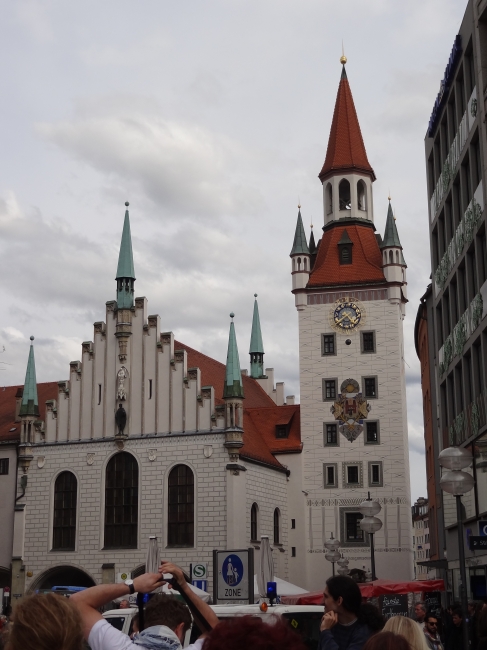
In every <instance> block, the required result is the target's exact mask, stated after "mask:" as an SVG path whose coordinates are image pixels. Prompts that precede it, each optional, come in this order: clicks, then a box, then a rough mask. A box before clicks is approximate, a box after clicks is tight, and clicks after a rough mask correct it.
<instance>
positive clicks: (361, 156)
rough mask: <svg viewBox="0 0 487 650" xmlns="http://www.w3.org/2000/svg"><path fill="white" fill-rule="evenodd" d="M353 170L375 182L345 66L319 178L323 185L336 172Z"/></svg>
mask: <svg viewBox="0 0 487 650" xmlns="http://www.w3.org/2000/svg"><path fill="white" fill-rule="evenodd" d="M351 171H356V172H358V173H362V174H368V175H369V176H370V177H371V178H372V180H373V181H375V173H374V170H373V169H372V167H371V166H370V163H369V161H368V159H367V152H366V151H365V145H364V141H363V138H362V132H361V130H360V124H359V123H358V117H357V112H356V110H355V104H354V103H353V97H352V91H351V90H350V85H349V83H348V79H347V73H346V72H345V66H343V71H342V77H341V79H340V85H339V86H338V94H337V98H336V103H335V112H334V113H333V121H332V123H331V130H330V137H329V139H328V149H327V150H326V158H325V163H324V165H323V168H322V170H321V172H320V173H319V179H320V180H321V182H323V181H324V180H325V179H326V178H327V177H328V176H330V175H332V174H334V173H339V172H349V173H350V172H351Z"/></svg>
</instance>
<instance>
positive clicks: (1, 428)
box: [0, 381, 58, 442]
mask: <svg viewBox="0 0 487 650" xmlns="http://www.w3.org/2000/svg"><path fill="white" fill-rule="evenodd" d="M22 389H23V386H5V388H0V441H2V442H5V441H7V440H14V441H16V440H19V438H20V422H15V396H16V395H17V391H19V393H20V395H22V392H21V391H22ZM37 396H38V399H39V419H40V420H44V419H45V417H46V401H47V400H49V399H57V396H58V384H57V381H49V382H46V383H44V384H37ZM11 429H14V431H11Z"/></svg>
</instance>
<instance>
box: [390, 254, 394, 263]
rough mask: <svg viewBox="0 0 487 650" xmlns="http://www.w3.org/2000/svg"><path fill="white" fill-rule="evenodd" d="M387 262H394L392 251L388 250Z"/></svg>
mask: <svg viewBox="0 0 487 650" xmlns="http://www.w3.org/2000/svg"><path fill="white" fill-rule="evenodd" d="M389 264H394V257H393V255H392V251H389Z"/></svg>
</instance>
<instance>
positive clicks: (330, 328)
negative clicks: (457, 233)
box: [291, 57, 413, 589]
mask: <svg viewBox="0 0 487 650" xmlns="http://www.w3.org/2000/svg"><path fill="white" fill-rule="evenodd" d="M341 63H342V64H343V68H342V74H341V79H340V84H339V87H338V94H337V98H336V104H335V111H334V114H333V121H332V125H331V130H330V137H329V141H328V148H327V152H326V157H325V162H324V164H323V167H322V169H321V171H320V174H319V179H320V181H321V183H322V187H323V208H324V226H323V235H322V237H321V239H320V240H319V241H318V242H317V244H316V248H315V246H314V237H313V245H312V247H313V251H311V252H310V249H309V247H308V243H307V239H306V233H305V231H304V227H303V221H302V217H301V209H300V210H299V212H298V219H297V225H296V232H295V237H294V243H293V248H292V251H291V264H292V292H293V294H294V296H295V303H296V308H297V310H298V318H299V359H300V384H301V435H302V441H303V449H304V451H303V454H302V462H303V467H302V472H303V492H304V497H303V498H304V500H305V505H306V525H305V530H304V531H303V534H304V537H305V544H304V547H305V551H306V558H302V559H301V562H302V563H303V569H304V570H305V571H306V574H307V582H306V584H307V585H308V586H309V587H310V588H311V589H322V588H323V586H324V582H325V580H326V579H327V578H328V577H329V576H330V575H331V571H332V567H331V564H330V563H329V562H327V561H326V559H325V557H324V553H325V552H326V550H325V549H324V542H325V541H326V540H327V539H328V538H329V537H330V535H331V534H332V533H333V536H334V537H335V538H337V539H339V540H340V549H341V551H342V552H343V554H344V556H345V557H346V558H347V559H349V561H350V562H349V568H350V569H358V570H363V569H365V571H368V570H370V568H371V561H370V557H371V554H370V540H369V538H368V535H367V534H366V533H364V532H363V531H362V529H361V528H360V519H361V518H362V515H361V513H360V512H359V509H358V507H359V505H360V503H361V502H362V501H363V500H365V499H366V498H367V494H368V492H370V496H371V498H372V499H373V500H375V501H378V502H379V504H380V506H381V512H380V513H379V514H378V517H379V519H380V520H381V521H382V528H381V529H380V530H379V531H378V532H377V533H376V534H375V536H374V537H375V539H374V542H375V562H376V574H377V577H378V578H384V579H396V580H403V579H404V580H407V579H411V578H412V572H413V549H412V530H411V516H410V486H409V455H408V432H407V415H406V384H405V371H404V343H403V319H404V315H405V305H406V302H407V299H406V263H405V260H404V255H403V250H402V246H401V243H400V240H399V235H398V231H397V226H396V221H395V218H394V215H393V211H392V207H391V203H390V199H389V204H388V205H387V203H386V204H385V205H384V208H383V213H384V216H386V219H385V229H384V238H382V237H381V235H379V234H378V233H376V228H375V224H374V209H373V194H372V184H373V182H374V181H375V178H376V177H375V173H374V170H373V169H372V167H371V165H370V163H369V160H368V158H367V153H366V150H365V145H364V141H363V138H362V133H361V130H360V125H359V122H358V118H357V113H356V110H355V106H354V102H353V98H352V93H351V90H350V85H349V82H348V79H347V74H346V71H345V63H346V58H345V57H342V59H341ZM310 243H311V242H310ZM291 516H292V515H291Z"/></svg>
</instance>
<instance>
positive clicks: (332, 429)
mask: <svg viewBox="0 0 487 650" xmlns="http://www.w3.org/2000/svg"><path fill="white" fill-rule="evenodd" d="M323 440H324V446H325V447H338V426H337V425H336V424H329V423H326V422H325V423H324V424H323Z"/></svg>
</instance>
